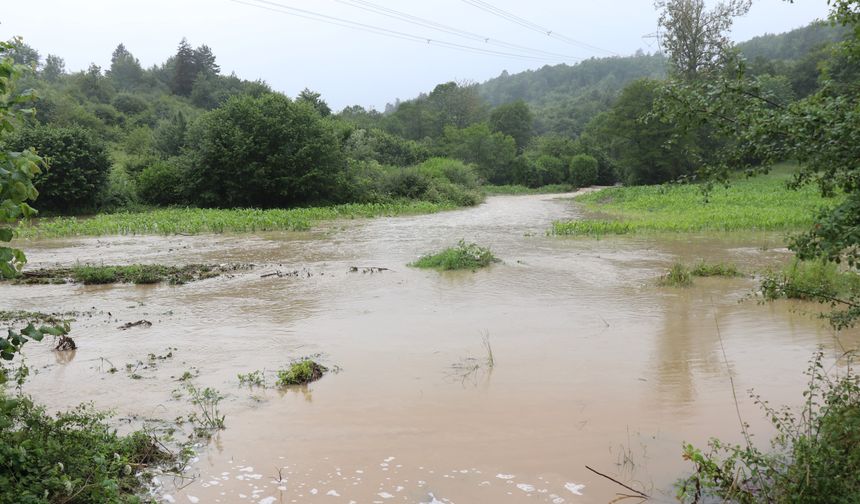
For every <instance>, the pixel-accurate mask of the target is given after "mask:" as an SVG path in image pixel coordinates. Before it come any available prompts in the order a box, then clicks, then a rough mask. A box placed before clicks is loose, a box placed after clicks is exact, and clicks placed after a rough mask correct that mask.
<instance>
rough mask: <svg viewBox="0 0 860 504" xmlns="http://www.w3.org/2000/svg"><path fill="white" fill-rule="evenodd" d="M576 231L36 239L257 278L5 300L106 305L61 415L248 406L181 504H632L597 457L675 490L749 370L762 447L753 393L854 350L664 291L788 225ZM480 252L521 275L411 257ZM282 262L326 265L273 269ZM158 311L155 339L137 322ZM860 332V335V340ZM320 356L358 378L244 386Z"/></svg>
mask: <svg viewBox="0 0 860 504" xmlns="http://www.w3.org/2000/svg"><path fill="white" fill-rule="evenodd" d="M565 217H576V209H575V208H574V207H573V206H572V205H571V204H570V202H569V200H565V199H561V198H559V197H557V196H503V197H493V198H490V199H489V200H488V201H487V203H486V204H484V205H482V206H480V207H477V208H473V209H467V210H461V211H454V212H447V213H441V214H436V215H426V216H418V217H400V218H384V219H375V220H356V221H348V222H338V223H332V224H330V225H327V226H326V227H325V228H321V229H319V230H317V231H315V232H311V233H271V234H262V235H256V236H250V237H249V236H230V235H215V236H197V237H110V238H100V239H96V238H82V239H69V240H51V241H38V242H32V243H26V244H25V247H26V248H27V249H28V252H29V256H30V260H31V266H32V267H38V266H48V265H54V264H65V265H68V264H72V263H74V262H76V261H80V262H94V263H104V264H120V263H130V262H161V263H171V264H184V263H189V262H206V263H222V262H232V261H239V262H251V263H255V264H257V265H258V268H257V269H255V270H254V271H252V272H250V273H241V274H237V275H235V276H233V277H222V278H217V279H213V280H208V281H204V282H198V283H193V284H189V285H184V286H177V287H171V286H156V287H153V286H107V287H84V286H10V285H3V286H0V296H2V299H3V300H4V301H3V306H2V308H3V309H28V310H38V311H48V312H54V311H89V312H90V313H91V316H88V317H82V318H80V320H79V321H78V322H77V323H76V324H75V325H74V331H73V334H72V335H73V337H75V339H76V340H77V343H78V345H79V347H80V348H79V350H77V352H76V354H74V355H69V354H56V353H54V352H51V350H50V346H49V344H47V343H44V344H41V345H40V344H32V345H30V347H29V348H28V349H27V358H28V359H29V362H30V364H31V367H33V368H34V369H36V370H38V374H37V375H35V376H33V377H32V379H31V380H30V382H29V383H28V384H27V387H26V388H27V391H28V392H29V393H31V394H33V395H34V396H35V397H36V399H37V400H38V401H40V402H43V403H46V404H47V405H49V406H50V408H51V409H61V408H66V407H70V406H73V405H76V404H78V403H80V402H82V401H92V402H94V403H95V405H96V406H97V407H100V408H112V409H114V410H115V411H116V412H117V414H118V415H119V417H121V418H163V419H172V418H174V417H176V416H178V415H183V414H187V413H189V412H190V411H191V406H190V405H189V404H188V403H187V401H186V399H178V400H177V399H173V398H172V395H171V391H173V390H174V389H176V388H178V386H179V383H178V382H177V381H176V378H177V377H179V376H180V375H182V373H183V372H185V371H186V370H193V371H195V372H197V371H199V376H198V377H196V378H195V379H194V382H195V383H197V384H199V385H202V386H211V387H215V388H217V389H218V390H220V391H221V392H222V393H224V394H225V395H226V396H227V398H226V399H225V400H224V402H223V403H222V405H221V409H222V412H223V413H224V414H226V423H227V429H226V430H224V431H223V432H221V433H220V434H219V435H218V436H217V437H216V438H215V439H214V440H213V442H212V443H210V444H209V445H208V446H207V447H205V448H203V449H202V450H201V453H200V460H199V461H197V462H196V463H195V465H194V471H193V472H194V473H195V474H198V475H199V478H197V479H196V480H195V481H194V482H193V483H191V484H190V485H188V486H185V487H184V488H182V489H181V490H178V489H176V488H174V487H173V484H174V481H172V480H169V479H166V478H165V481H164V483H165V492H166V496H165V497H164V499H165V501H166V502H172V501H174V500H175V501H176V502H223V503H227V502H254V503H258V502H262V503H275V502H277V503H281V502H284V503H289V502H331V503H337V502H343V503H348V502H356V503H373V502H382V503H389V502H391V503H394V502H410V503H417V502H455V503H476V502H477V503H483V502H492V503H507V502H511V503H514V502H555V503H562V502H572V503H577V502H580V503H604V502H608V501H610V500H611V499H613V498H614V497H615V493H616V492H617V491H619V490H622V489H621V488H619V487H617V486H615V485H614V484H613V483H611V482H608V481H607V480H605V479H603V478H600V477H598V476H596V475H594V474H593V473H591V472H589V471H587V470H586V469H585V465H586V464H588V465H590V466H591V467H594V468H595V469H598V470H600V471H602V472H605V473H607V474H609V475H611V476H613V477H616V478H618V479H620V480H622V481H625V482H627V483H628V484H631V485H634V486H637V487H638V488H641V489H643V490H645V491H647V492H648V493H651V494H653V495H655V496H656V497H657V500H658V501H660V500H671V495H672V483H673V482H674V481H675V480H676V479H677V478H678V477H679V476H681V475H683V474H684V473H685V471H687V470H688V469H689V467H688V466H687V465H686V464H685V463H684V461H683V460H681V457H680V453H681V443H682V441H690V442H693V443H697V444H700V445H703V444H704V443H705V442H706V441H707V439H708V438H709V437H711V436H719V437H722V438H724V439H726V440H732V441H739V440H740V435H739V426H738V420H737V415H736V412H735V409H734V402H733V399H732V389H731V385H730V383H729V373H731V375H732V376H733V377H734V380H735V385H736V388H737V390H738V393H739V397H740V410H741V414H742V415H743V417H744V419H745V420H747V421H748V422H750V423H751V424H752V430H753V432H754V433H756V434H758V438H759V439H760V442H762V443H764V442H765V440H766V439H767V437H768V436H769V435H770V434H771V432H770V430H769V429H768V427H767V425H766V422H764V421H763V420H762V418H761V415H760V414H759V412H758V410H757V409H756V407H755V406H754V405H753V404H752V403H751V401H750V400H749V399H747V395H746V392H745V391H746V390H747V389H748V388H751V387H755V388H756V391H757V392H759V393H761V394H762V395H763V396H765V397H766V398H768V399H770V400H771V402H773V403H776V404H781V403H789V404H792V403H795V402H797V401H798V398H799V397H800V391H801V389H802V386H803V378H804V376H803V374H802V371H803V369H805V365H806V361H807V359H808V358H809V357H810V356H811V354H812V353H813V352H814V350H815V349H816V348H817V347H818V346H819V345H823V346H824V347H825V349H827V351H828V353H829V354H830V355H835V354H836V352H837V350H836V349H837V347H838V344H837V339H836V337H835V336H834V335H833V334H832V332H830V331H829V330H828V329H827V328H826V327H824V325H823V324H822V322H821V321H820V320H818V319H816V318H815V317H814V316H812V315H811V314H810V311H811V310H814V309H815V308H817V307H815V306H808V305H803V304H798V303H787V302H786V303H777V304H767V305H760V304H758V303H756V302H755V301H749V300H747V301H744V299H745V297H746V296H747V294H748V293H749V292H750V291H751V289H752V288H753V287H754V285H755V282H754V281H753V280H751V279H733V280H730V279H699V280H697V282H696V286H695V287H693V288H690V289H671V288H658V287H656V286H655V282H654V281H655V279H656V277H657V276H659V275H660V274H661V273H662V272H663V271H664V270H665V269H666V268H667V267H668V266H669V265H670V264H671V263H672V262H674V261H676V260H678V259H681V260H685V261H688V262H691V261H694V260H698V259H700V258H704V259H708V260H730V261H734V262H736V263H738V264H740V265H742V266H743V267H744V268H745V269H747V270H755V269H758V268H762V267H764V266H766V265H771V264H773V263H774V262H775V261H783V260H785V259H786V257H787V256H788V254H787V252H786V251H785V250H784V249H780V248H775V247H779V246H780V244H781V243H782V242H783V239H782V237H781V236H780V235H778V234H764V235H757V234H742V235H740V234H731V235H714V234H703V235H681V236H671V235H670V236H636V237H618V238H615V237H613V238H606V239H603V240H592V239H564V238H558V237H547V236H546V235H545V231H546V230H547V229H548V228H549V225H550V223H551V221H552V220H554V219H558V218H565ZM460 238H465V239H466V240H467V241H475V242H478V243H480V244H482V245H488V246H490V247H491V248H492V249H493V250H494V252H495V253H496V254H497V255H498V256H499V257H500V258H502V259H503V260H504V263H503V264H498V265H495V266H493V267H491V268H489V269H488V270H484V271H480V272H476V273H472V272H465V273H442V274H440V273H437V272H434V271H421V270H414V269H411V268H407V267H406V266H405V265H406V264H407V263H408V262H410V261H412V260H414V259H415V258H417V257H418V256H419V255H421V254H423V253H425V252H427V251H432V250H434V249H438V248H442V247H444V246H448V245H451V244H453V243H455V242H456V241H457V240H459V239H460ZM350 266H362V267H366V266H381V267H387V268H391V269H392V270H393V271H390V272H385V273H381V274H372V275H371V274H361V273H349V272H348V270H349V267H350ZM278 270H280V271H292V270H304V271H305V274H303V275H301V276H300V277H298V278H294V277H289V278H278V277H269V278H261V275H262V274H265V273H268V272H274V271H278ZM308 273H309V274H310V275H308ZM139 319H147V320H150V321H152V322H153V326H152V327H151V328H149V329H143V328H136V329H131V330H128V331H120V330H118V329H117V327H118V326H119V325H121V324H122V323H125V322H131V321H136V320H139ZM718 326H719V329H720V333H721V335H722V343H723V345H724V347H725V353H726V358H727V361H728V367H727V365H726V362H725V361H724V359H723V354H722V351H721V343H720V337H719V336H718V332H717V327H718ZM484 334H488V335H489V339H490V342H491V344H492V349H493V353H494V356H495V361H496V365H495V367H493V368H492V369H488V368H486V367H484V368H482V369H480V370H479V371H478V372H475V373H472V374H469V375H463V373H459V374H458V372H457V370H456V369H454V368H452V366H453V365H455V364H457V363H464V362H465V363H474V362H475V361H468V360H464V359H468V358H469V357H473V358H476V359H483V358H484V356H485V353H484V350H483V347H482V335H484ZM858 342H860V336H858V334H857V332H853V333H843V334H841V335H839V343H840V344H841V345H843V346H856V345H857V344H858ZM168 348H175V349H176V350H174V352H173V354H174V357H173V358H172V359H167V360H164V361H159V363H158V366H157V367H156V368H155V369H142V368H139V369H138V370H137V371H136V372H137V374H139V375H140V376H141V377H142V379H138V380H135V379H131V378H129V376H128V375H129V373H127V372H126V371H125V364H127V363H136V362H137V361H138V360H140V361H144V363H145V362H146V361H147V354H149V353H153V354H156V355H163V354H165V353H167V351H168V350H167V349H168ZM317 353H320V354H323V358H322V360H323V361H324V363H325V364H327V365H330V366H334V365H337V366H340V367H341V368H342V370H341V372H339V373H337V374H330V375H327V376H326V377H325V378H323V379H322V380H321V381H319V382H317V383H314V384H312V385H311V386H309V387H305V388H298V389H291V390H287V391H277V390H274V389H268V390H260V389H253V390H251V389H248V388H242V387H240V386H239V384H238V380H237V378H236V375H237V373H245V372H248V371H253V370H255V369H265V370H267V371H268V380H269V382H270V383H272V382H273V381H274V374H273V370H275V369H277V368H279V367H283V366H284V365H285V364H286V363H288V362H289V360H290V359H293V358H296V357H300V356H303V355H310V354H317ZM102 358H104V359H107V361H110V363H113V364H114V365H115V366H116V367H118V368H119V369H120V372H118V373H115V374H109V373H107V372H106V370H107V369H108V368H109V367H110V364H108V362H107V361H103V360H102ZM134 365H135V364H133V366H134ZM279 471H280V475H281V478H280V480H278V478H277V476H278V474H279ZM580 485H584V487H583V486H580ZM579 494H581V495H579ZM434 499H435V501H434Z"/></svg>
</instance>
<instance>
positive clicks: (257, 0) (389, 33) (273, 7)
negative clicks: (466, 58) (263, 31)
mask: <svg viewBox="0 0 860 504" xmlns="http://www.w3.org/2000/svg"><path fill="white" fill-rule="evenodd" d="M230 1H231V2H233V3H237V4H242V5H247V6H250V7H256V8H258V9H264V10H268V11H272V12H277V13H280V14H286V15H290V16H295V17H300V18H304V19H309V20H312V21H318V22H321V23H327V24H332V25H335V26H341V27H345V28H351V29H354V30H359V31H365V32H370V33H375V34H377V35H382V36H386V37H393V38H397V39H401V40H408V41H411V42H418V43H421V44H428V45H435V46H439V47H445V48H448V49H453V50H457V51H464V52H470V53H473V54H483V55H491V56H501V57H507V58H517V59H523V60H529V61H542V62H547V61H558V60H557V59H551V58H547V57H540V56H531V55H527V54H517V53H511V52H505V51H496V50H493V49H485V48H481V47H472V46H467V45H463V44H457V43H455V42H447V41H444V40H437V39H433V38H427V37H422V36H419V35H413V34H410V33H406V32H401V31H397V30H390V29H388V28H382V27H379V26H374V25H370V24H366V23H360V22H358V21H350V20H348V19H342V18H338V17H334V16H329V15H327V14H320V13H318V12H313V11H309V10H305V9H299V8H296V7H290V6H288V5H284V4H281V3H277V2H272V1H269V0H251V1H250V2H247V1H243V0H230ZM252 2H253V3H252Z"/></svg>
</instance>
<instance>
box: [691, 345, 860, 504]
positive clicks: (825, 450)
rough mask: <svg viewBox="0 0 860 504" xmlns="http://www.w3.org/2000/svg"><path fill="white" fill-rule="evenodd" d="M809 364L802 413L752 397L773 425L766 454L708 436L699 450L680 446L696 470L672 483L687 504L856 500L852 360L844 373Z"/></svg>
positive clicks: (858, 446) (857, 402)
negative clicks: (708, 440)
mask: <svg viewBox="0 0 860 504" xmlns="http://www.w3.org/2000/svg"><path fill="white" fill-rule="evenodd" d="M823 357H824V354H823V352H820V351H819V352H818V353H817V354H816V355H815V357H813V359H812V360H811V361H810V365H809V369H808V370H807V372H806V374H807V375H808V376H809V385H808V387H807V389H806V390H805V391H804V393H803V408H802V411H800V412H796V411H793V410H792V409H790V408H788V407H783V408H780V409H775V408H773V407H771V406H770V405H768V403H767V402H766V401H762V400H761V399H760V398H759V397H758V396H753V398H754V399H755V402H756V404H758V405H759V406H760V407H761V408H762V409H763V410H764V413H765V415H766V416H767V417H768V419H769V420H770V421H771V423H772V424H773V425H774V427H776V429H777V434H776V436H774V438H773V439H772V440H771V446H772V449H771V451H770V452H767V453H765V452H762V451H761V450H759V449H758V448H757V447H755V446H754V445H753V444H752V443H751V442H750V441H749V438H747V443H746V444H745V445H744V446H741V445H731V444H727V443H723V442H722V441H720V440H718V439H713V440H711V441H710V442H709V443H708V449H707V450H705V451H703V450H700V449H698V448H695V447H694V446H692V445H690V444H685V445H684V459H685V460H689V461H690V462H692V463H693V464H694V465H695V472H694V473H693V474H692V475H691V476H689V477H687V478H685V479H683V480H682V481H681V482H680V483H679V484H678V498H679V499H680V500H681V501H682V502H687V503H704V502H737V503H742V504H757V503H772V502H791V503H804V504H806V503H809V504H818V503H821V504H825V503H828V504H829V503H845V504H848V503H854V502H857V497H858V496H860V380H858V376H857V375H856V374H855V373H854V372H853V370H852V367H851V363H850V362H849V365H848V366H847V372H846V374H845V375H842V376H830V375H828V373H827V372H825V370H824V365H823V362H822V361H823Z"/></svg>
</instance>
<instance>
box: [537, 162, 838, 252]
mask: <svg viewBox="0 0 860 504" xmlns="http://www.w3.org/2000/svg"><path fill="white" fill-rule="evenodd" d="M788 169H789V167H788V166H785V167H782V168H780V169H777V170H775V171H774V173H771V174H769V175H762V176H757V177H755V178H749V179H740V180H737V181H735V182H733V183H732V185H730V186H728V187H724V186H718V187H713V188H711V189H710V190H709V191H707V192H703V187H702V186H700V185H697V184H687V185H660V186H638V187H612V188H608V189H603V190H602V191H598V192H592V193H589V194H584V195H581V196H578V197H576V198H575V201H576V202H577V203H578V204H580V205H581V206H582V207H583V208H584V209H586V210H588V211H590V212H593V213H595V214H597V215H599V216H600V217H599V218H595V219H590V218H587V219H585V220H580V221H558V222H555V223H553V227H552V231H551V232H552V234H555V235H597V236H600V235H606V234H627V233H635V232H643V231H666V232H694V231H746V230H755V231H796V230H800V229H803V228H806V227H809V226H810V225H811V224H812V222H813V221H814V219H815V214H816V212H817V211H818V210H819V209H820V208H822V207H827V208H833V207H835V206H836V205H838V204H839V203H840V202H841V201H842V200H843V198H842V197H840V196H837V197H833V198H826V197H823V196H822V195H821V194H820V192H819V191H818V189H817V188H815V187H811V186H805V187H802V188H799V189H790V188H789V187H788V182H789V181H790V180H791V175H790V174H789V172H788Z"/></svg>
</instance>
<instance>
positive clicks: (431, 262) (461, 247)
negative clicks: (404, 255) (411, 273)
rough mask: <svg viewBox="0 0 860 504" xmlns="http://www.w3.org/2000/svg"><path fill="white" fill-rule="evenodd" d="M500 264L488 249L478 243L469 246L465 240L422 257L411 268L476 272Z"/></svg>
mask: <svg viewBox="0 0 860 504" xmlns="http://www.w3.org/2000/svg"><path fill="white" fill-rule="evenodd" d="M495 262H499V259H497V258H496V256H494V255H493V253H492V252H491V251H490V249H488V248H484V247H481V246H479V245H478V244H476V243H469V244H467V243H466V242H465V241H464V240H460V242H459V243H458V244H457V246H455V247H450V248H447V249H445V250H443V251H441V252H437V253H435V254H427V255H425V256H422V257H421V258H419V259H418V260H417V261H415V262H414V263H412V264H410V266H412V267H414V268H426V269H437V270H441V271H451V270H476V269H479V268H486V267H487V266H489V265H491V264H493V263H495Z"/></svg>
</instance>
